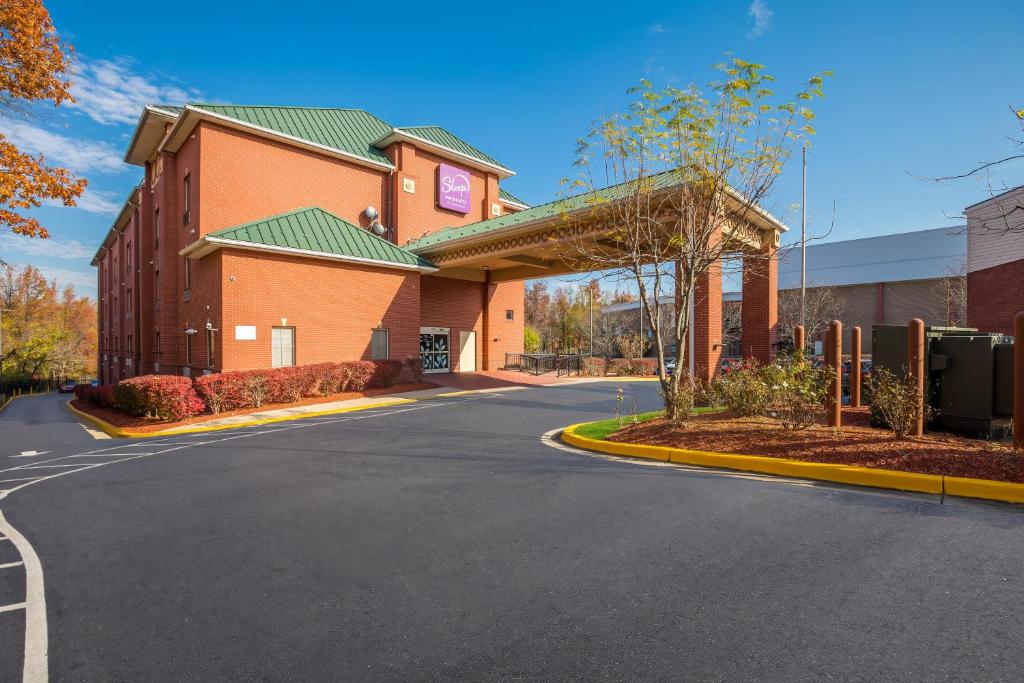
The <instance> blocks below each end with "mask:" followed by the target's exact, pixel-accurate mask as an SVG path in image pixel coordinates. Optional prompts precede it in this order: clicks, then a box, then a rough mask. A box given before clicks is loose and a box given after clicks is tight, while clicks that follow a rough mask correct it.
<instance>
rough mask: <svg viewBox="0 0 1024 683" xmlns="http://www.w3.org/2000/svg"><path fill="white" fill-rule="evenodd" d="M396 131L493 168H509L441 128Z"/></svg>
mask: <svg viewBox="0 0 1024 683" xmlns="http://www.w3.org/2000/svg"><path fill="white" fill-rule="evenodd" d="M396 130H399V131H402V132H403V133H408V134H409V135H415V136H416V137H418V138H423V139H424V140H426V141H427V142H431V143H433V144H435V145H438V146H440V147H447V148H448V149H451V150H454V151H456V152H458V153H460V154H465V155H466V156H468V157H473V158H474V159H477V160H478V161H483V162H484V163H486V164H489V165H491V166H500V167H501V168H506V169H507V168H508V166H506V165H505V164H503V163H501V162H500V161H498V160H497V159H495V158H494V157H492V156H490V155H488V154H484V153H483V152H481V151H480V150H479V149H477V148H476V147H474V146H473V145H471V144H469V143H468V142H466V141H465V140H463V139H462V138H460V137H458V136H456V135H454V134H452V133H451V132H449V131H447V130H445V129H444V128H442V127H441V126H401V127H398V128H396Z"/></svg>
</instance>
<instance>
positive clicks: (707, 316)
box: [679, 263, 722, 379]
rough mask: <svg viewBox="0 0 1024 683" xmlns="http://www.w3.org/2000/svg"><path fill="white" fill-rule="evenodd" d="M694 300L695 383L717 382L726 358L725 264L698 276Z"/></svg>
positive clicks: (713, 266)
mask: <svg viewBox="0 0 1024 683" xmlns="http://www.w3.org/2000/svg"><path fill="white" fill-rule="evenodd" d="M693 296H694V305H693V323H692V328H693V335H694V336H693V340H694V343H693V374H694V378H695V379H696V378H700V379H713V378H714V377H716V376H717V373H718V364H719V361H720V360H721V358H722V265H721V263H715V264H714V265H712V266H711V267H710V268H708V270H707V272H706V273H703V274H701V275H698V276H697V288H696V290H695V291H694V293H693ZM679 355H681V354H679Z"/></svg>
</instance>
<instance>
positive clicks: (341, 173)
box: [193, 122, 389, 236]
mask: <svg viewBox="0 0 1024 683" xmlns="http://www.w3.org/2000/svg"><path fill="white" fill-rule="evenodd" d="M196 130H199V131H200V135H201V140H202V159H201V168H200V175H201V182H200V191H201V193H202V198H203V199H202V204H201V205H199V214H200V217H199V225H200V226H201V231H200V232H199V233H197V236H201V235H204V234H206V233H208V232H212V231H214V230H220V229H221V228H229V227H232V226H235V225H239V224H241V223H246V222H248V221H254V220H258V219H260V218H265V217H267V216H272V215H274V214H279V213H285V212H287V211H292V210H294V209H298V208H302V207H307V206H319V207H320V208H322V209H323V210H325V211H329V212H331V213H333V214H335V215H337V216H340V217H341V218H344V219H345V220H347V221H348V222H350V223H353V224H355V225H359V226H362V227H366V226H368V225H369V221H367V220H366V217H365V216H363V215H362V212H363V210H364V209H365V208H366V207H367V206H374V207H376V208H377V209H378V211H380V210H382V208H383V206H384V194H385V185H386V183H387V182H388V175H389V174H388V172H387V171H383V170H381V171H376V170H374V169H372V168H368V167H365V166H360V165H358V164H354V163H351V162H348V161H342V160H340V159H335V158H333V157H329V156H327V155H324V154H318V153H316V152H311V151H307V150H303V149H299V148H297V147H292V146H290V145H286V144H284V143H280V142H274V141H271V140H266V139H264V138H260V137H257V136H255V135H251V134H249V133H244V132H242V131H238V130H233V129H230V128H223V127H221V126H217V125H215V124H209V123H205V122H204V123H201V124H200V125H199V126H197V127H196ZM193 182H194V181H193ZM386 224H387V223H386V222H385V225H386Z"/></svg>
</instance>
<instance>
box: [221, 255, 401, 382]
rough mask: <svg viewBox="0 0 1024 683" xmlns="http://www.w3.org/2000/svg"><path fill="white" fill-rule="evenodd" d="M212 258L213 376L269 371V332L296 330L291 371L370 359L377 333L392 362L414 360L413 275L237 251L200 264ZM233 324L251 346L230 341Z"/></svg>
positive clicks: (389, 270)
mask: <svg viewBox="0 0 1024 683" xmlns="http://www.w3.org/2000/svg"><path fill="white" fill-rule="evenodd" d="M218 255H221V259H222V264H221V266H220V270H221V271H222V272H221V274H220V275H221V278H222V279H221V286H222V288H223V297H222V298H223V302H224V310H223V315H222V316H221V317H220V321H219V323H220V325H219V326H220V334H219V335H218V340H219V343H220V344H221V345H222V346H221V347H220V348H219V349H218V353H219V356H220V358H221V359H222V362H221V364H219V365H217V369H219V370H244V369H251V368H267V367H270V365H271V341H270V340H271V328H272V327H274V326H286V327H294V328H295V362H296V364H298V365H307V364H309V363H322V362H326V361H343V360H369V359H370V335H371V330H373V329H377V328H384V329H387V330H388V347H389V356H390V357H391V358H392V359H394V360H400V361H404V360H405V359H406V358H408V357H410V356H416V355H418V354H419V326H420V323H419V321H420V275H419V273H415V272H410V271H401V270H396V269H391V268H369V267H365V266H356V265H352V264H347V263H341V262H335V261H328V260H323V259H306V258H296V257H293V256H285V255H276V254H260V253H256V252H248V251H242V250H237V249H222V250H220V251H219V252H215V253H214V254H211V255H210V256H207V257H206V258H204V259H203V261H206V260H207V259H210V258H213V257H215V256H218ZM232 278H234V279H232ZM314 293H315V295H314ZM202 322H205V321H202ZM236 325H255V326H256V340H255V341H236V340H235V326H236Z"/></svg>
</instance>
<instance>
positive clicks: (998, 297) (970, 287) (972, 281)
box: [967, 259, 1024, 334]
mask: <svg viewBox="0 0 1024 683" xmlns="http://www.w3.org/2000/svg"><path fill="white" fill-rule="evenodd" d="M1021 311H1024V259H1021V260H1019V261H1011V262H1010V263H1004V264H1002V265H999V266H994V267H992V268H984V269H982V270H975V271H972V272H970V273H968V274H967V326H968V327H977V328H978V329H979V330H981V331H982V332H1001V333H1003V334H1013V320H1014V317H1015V316H1016V315H1017V313H1020V312H1021Z"/></svg>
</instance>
